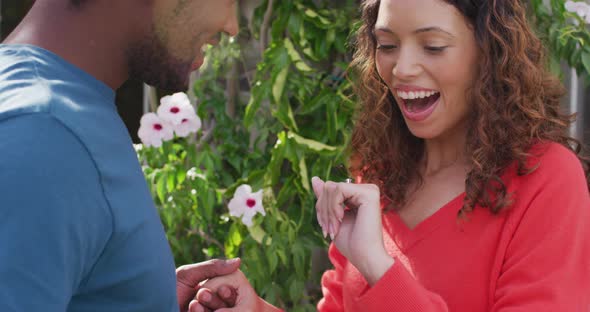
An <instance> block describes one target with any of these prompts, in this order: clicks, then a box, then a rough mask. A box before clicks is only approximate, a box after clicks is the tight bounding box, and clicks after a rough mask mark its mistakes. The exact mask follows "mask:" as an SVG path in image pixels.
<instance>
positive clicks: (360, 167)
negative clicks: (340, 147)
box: [350, 0, 589, 213]
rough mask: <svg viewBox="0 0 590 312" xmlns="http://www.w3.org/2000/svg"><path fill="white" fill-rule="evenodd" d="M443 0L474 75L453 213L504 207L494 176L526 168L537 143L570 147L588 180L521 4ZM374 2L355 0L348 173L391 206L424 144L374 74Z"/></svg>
mask: <svg viewBox="0 0 590 312" xmlns="http://www.w3.org/2000/svg"><path fill="white" fill-rule="evenodd" d="M444 1H445V2H447V3H449V4H451V5H453V6H454V7H455V8H457V9H458V10H459V11H460V12H461V14H462V15H463V16H464V17H465V18H466V20H467V21H468V23H469V25H470V26H471V27H472V29H473V31H474V34H475V39H476V42H477V45H478V48H479V50H480V53H481V61H480V62H479V68H478V79H477V80H476V81H475V82H474V85H473V86H472V88H471V90H470V93H469V94H468V99H470V104H471V107H473V109H472V111H471V112H470V116H469V129H470V131H469V133H468V134H467V144H466V147H465V152H466V153H467V155H470V169H469V170H470V171H469V172H468V174H467V178H466V181H465V190H466V191H465V192H466V197H465V200H464V204H463V209H462V210H461V212H468V211H471V210H473V208H474V207H475V206H476V205H479V206H481V207H486V208H489V209H490V210H491V211H492V212H494V213H497V212H499V211H500V210H501V209H503V208H505V207H507V206H508V205H509V204H510V194H507V190H506V186H505V184H504V183H503V182H502V180H501V179H500V177H501V175H502V173H503V169H505V168H507V167H508V166H509V165H510V164H512V163H516V164H517V169H518V170H517V171H518V174H519V175H524V174H527V173H529V172H531V171H532V170H534V168H527V165H526V161H527V157H528V156H529V155H528V154H527V152H528V151H529V149H530V148H531V147H532V146H533V145H535V144H536V143H538V142H544V141H552V142H557V143H559V144H561V145H563V146H565V147H567V148H568V149H571V150H573V151H574V152H575V153H576V154H577V155H578V158H579V159H580V161H581V162H582V164H583V167H584V171H585V173H586V177H587V180H588V173H589V172H588V159H586V158H585V157H583V156H582V155H581V144H580V143H579V142H578V141H576V140H575V139H573V138H572V137H570V136H568V128H569V126H570V124H571V123H572V122H573V116H570V115H564V114H562V113H561V112H560V98H561V97H562V96H563V95H564V88H563V86H562V85H561V83H560V82H559V80H557V79H556V78H555V77H554V76H552V75H551V74H550V73H549V72H548V70H547V68H546V60H545V55H544V53H545V52H544V46H543V44H542V42H541V41H540V40H539V39H538V37H537V36H536V35H535V34H534V33H533V31H532V30H531V27H530V26H529V24H528V22H527V18H526V13H525V7H524V5H523V3H522V1H519V0H444ZM379 4H380V1H379V0H365V1H363V4H362V22H363V24H362V26H361V27H360V29H359V30H358V33H357V36H356V51H355V54H354V58H353V62H352V65H351V66H352V68H353V73H355V74H356V76H357V78H358V79H357V80H358V81H357V82H356V86H355V87H356V91H357V92H356V94H357V96H358V99H359V100H360V106H359V111H358V113H357V116H356V121H355V127H354V130H353V135H352V141H351V145H350V148H351V153H352V161H351V167H350V170H351V172H355V173H357V174H359V175H361V176H362V177H363V181H364V182H368V183H375V184H377V185H378V186H379V187H380V188H381V190H382V193H383V195H384V197H385V198H386V199H388V200H389V202H390V203H391V204H390V205H389V206H388V207H387V209H391V208H392V207H400V206H402V205H404V204H405V202H406V199H407V198H406V196H407V194H408V190H409V186H410V184H411V183H412V182H415V181H417V182H419V183H421V181H422V177H421V176H420V173H419V171H418V170H417V168H419V162H420V160H421V159H422V156H423V154H424V142H423V140H422V139H420V138H417V137H415V136H413V135H412V133H411V132H410V130H409V129H408V127H407V126H406V124H405V122H404V119H403V116H402V113H401V111H400V109H399V108H398V106H397V104H396V102H395V99H394V97H393V95H392V94H391V92H390V90H389V89H388V88H387V86H386V84H385V83H384V82H383V81H382V80H381V78H380V76H379V74H378V73H377V69H376V64H375V52H376V39H375V36H374V34H373V30H374V27H375V23H376V21H377V13H378V11H379ZM415 179H417V180H415ZM490 195H491V196H490Z"/></svg>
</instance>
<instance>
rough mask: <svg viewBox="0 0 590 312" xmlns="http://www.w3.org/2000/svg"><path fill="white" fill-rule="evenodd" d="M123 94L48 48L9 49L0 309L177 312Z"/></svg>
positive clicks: (1, 65) (2, 100)
mask: <svg viewBox="0 0 590 312" xmlns="http://www.w3.org/2000/svg"><path fill="white" fill-rule="evenodd" d="M114 97H115V95H114V92H113V90H111V89H110V88H109V87H107V86H106V85H105V84H103V83H102V82H100V81H98V80H96V79H95V78H94V77H92V76H90V75H89V74H87V73H85V72H84V71H82V70H81V69H79V68H77V67H75V66H73V65H72V64H70V63H67V62H66V61H64V60H63V59H61V58H60V57H58V56H57V55H55V54H53V53H51V52H49V51H46V50H43V49H41V48H38V47H34V46H28V45H0V311H2V312H23V311H52V312H54V311H55V312H57V311H68V312H82V311H84V312H86V311H87V312H91V311H92V312H107V311H108V312H119V311H121V312H123V311H124V312H152V311H153V312H164V311H178V305H177V302H176V283H175V273H174V271H175V267H174V261H173V258H172V254H171V252H170V247H169V245H168V242H167V241H166V237H165V234H164V231H163V228H162V224H161V221H160V219H159V217H158V214H157V211H156V208H155V207H154V204H153V201H152V199H151V196H150V194H149V191H148V188H147V186H146V182H145V180H144V177H143V174H142V172H141V168H140V166H139V163H138V161H137V156H136V154H135V152H134V150H133V146H132V142H131V139H130V137H129V134H128V132H127V129H126V128H125V125H124V124H123V122H122V121H121V119H120V117H119V115H118V113H117V109H116V107H115V104H114Z"/></svg>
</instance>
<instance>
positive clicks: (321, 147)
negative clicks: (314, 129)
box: [287, 131, 338, 153]
mask: <svg viewBox="0 0 590 312" xmlns="http://www.w3.org/2000/svg"><path fill="white" fill-rule="evenodd" d="M287 137H288V138H290V139H293V140H294V141H295V142H296V143H297V144H299V145H300V146H303V147H306V148H308V149H310V150H312V151H314V152H318V153H319V152H334V151H336V150H338V148H337V147H335V146H330V145H326V144H324V143H322V142H318V141H315V140H311V139H306V138H304V137H302V136H300V135H298V134H296V133H294V132H292V131H289V132H288V133H287Z"/></svg>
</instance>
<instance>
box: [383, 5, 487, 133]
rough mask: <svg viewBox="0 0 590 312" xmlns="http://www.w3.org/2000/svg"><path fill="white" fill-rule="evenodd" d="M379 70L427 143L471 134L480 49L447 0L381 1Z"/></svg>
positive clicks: (410, 125) (409, 122)
mask: <svg viewBox="0 0 590 312" xmlns="http://www.w3.org/2000/svg"><path fill="white" fill-rule="evenodd" d="M375 37H376V40H377V50H376V52H375V53H376V54H375V60H376V65H377V71H378V72H379V75H380V76H381V78H382V79H383V81H385V83H386V84H387V86H388V87H389V89H390V90H391V93H392V94H393V95H394V97H395V99H396V101H397V104H398V106H399V108H400V110H401V111H402V113H403V116H404V119H405V121H406V124H407V125H408V128H409V129H410V131H411V132H412V133H413V134H414V135H415V136H417V137H420V138H423V139H436V138H442V137H445V136H449V135H453V134H455V133H456V132H457V131H461V133H465V131H466V128H465V127H464V125H465V121H466V119H467V115H468V112H469V109H470V107H469V103H467V90H468V89H469V88H470V87H471V86H472V84H473V81H474V80H475V79H476V73H477V60H478V54H479V53H478V48H477V44H476V42H475V35H474V33H473V30H472V29H471V27H470V26H469V25H468V24H467V20H466V19H465V18H464V17H463V16H462V15H461V13H460V12H459V11H458V10H457V9H456V8H455V7H454V6H452V5H450V4H447V3H446V2H444V1H441V0H412V1H408V0H381V5H380V7H379V13H378V17H377V22H376V24H375Z"/></svg>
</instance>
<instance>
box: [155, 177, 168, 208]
mask: <svg viewBox="0 0 590 312" xmlns="http://www.w3.org/2000/svg"><path fill="white" fill-rule="evenodd" d="M156 194H157V195H158V199H159V200H160V203H165V202H166V201H165V199H166V174H165V173H164V174H161V175H160V177H159V178H158V181H157V182H156Z"/></svg>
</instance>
